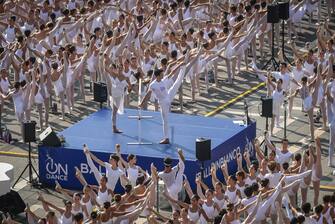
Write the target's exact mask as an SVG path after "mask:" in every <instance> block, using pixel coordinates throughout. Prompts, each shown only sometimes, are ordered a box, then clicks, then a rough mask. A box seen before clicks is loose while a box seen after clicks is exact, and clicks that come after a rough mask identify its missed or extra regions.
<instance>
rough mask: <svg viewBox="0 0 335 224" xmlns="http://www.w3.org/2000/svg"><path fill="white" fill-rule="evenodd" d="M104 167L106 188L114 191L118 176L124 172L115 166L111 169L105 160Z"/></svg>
mask: <svg viewBox="0 0 335 224" xmlns="http://www.w3.org/2000/svg"><path fill="white" fill-rule="evenodd" d="M105 167H106V176H107V178H108V181H107V188H109V189H111V190H112V191H114V189H115V186H116V184H117V182H118V180H119V178H120V177H121V176H122V175H124V172H123V171H122V170H121V169H120V168H116V169H115V170H113V169H112V166H111V164H109V163H107V162H105Z"/></svg>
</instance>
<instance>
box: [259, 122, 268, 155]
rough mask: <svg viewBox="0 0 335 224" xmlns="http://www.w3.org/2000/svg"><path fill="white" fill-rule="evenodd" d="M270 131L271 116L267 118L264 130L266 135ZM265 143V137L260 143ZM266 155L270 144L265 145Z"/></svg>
mask: <svg viewBox="0 0 335 224" xmlns="http://www.w3.org/2000/svg"><path fill="white" fill-rule="evenodd" d="M268 132H269V118H268V117H266V118H265V131H264V135H266V133H268ZM264 143H265V138H264V139H263V141H262V142H261V144H260V145H263V144H264ZM264 155H265V156H268V146H267V145H266V144H265V145H264Z"/></svg>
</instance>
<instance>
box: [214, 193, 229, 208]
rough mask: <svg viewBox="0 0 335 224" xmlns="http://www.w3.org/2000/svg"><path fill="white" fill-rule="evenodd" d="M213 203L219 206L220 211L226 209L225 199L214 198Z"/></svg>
mask: <svg viewBox="0 0 335 224" xmlns="http://www.w3.org/2000/svg"><path fill="white" fill-rule="evenodd" d="M213 201H214V202H215V203H216V204H217V205H218V206H219V208H220V209H223V208H225V202H226V200H225V199H224V198H222V199H218V198H217V197H216V196H214V198H213Z"/></svg>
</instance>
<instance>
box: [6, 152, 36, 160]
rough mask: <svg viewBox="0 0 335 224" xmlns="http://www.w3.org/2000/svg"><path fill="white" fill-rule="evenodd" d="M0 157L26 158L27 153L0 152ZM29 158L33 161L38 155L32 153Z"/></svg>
mask: <svg viewBox="0 0 335 224" xmlns="http://www.w3.org/2000/svg"><path fill="white" fill-rule="evenodd" d="M0 156H12V157H21V158H28V153H21V152H5V151H0ZM31 157H32V158H34V159H37V158H38V155H37V154H33V153H32V154H31Z"/></svg>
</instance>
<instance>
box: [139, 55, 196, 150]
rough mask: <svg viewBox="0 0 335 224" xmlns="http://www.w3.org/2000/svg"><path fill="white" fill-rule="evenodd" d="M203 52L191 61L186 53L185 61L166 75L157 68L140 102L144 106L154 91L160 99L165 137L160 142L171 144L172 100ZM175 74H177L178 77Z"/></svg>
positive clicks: (140, 105) (141, 106)
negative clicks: (169, 121)
mask: <svg viewBox="0 0 335 224" xmlns="http://www.w3.org/2000/svg"><path fill="white" fill-rule="evenodd" d="M201 52H202V51H201V50H200V51H199V52H198V54H197V55H196V56H195V57H194V58H193V59H192V60H190V61H189V60H188V59H189V56H190V55H189V54H186V55H185V57H184V61H181V62H179V64H177V65H175V67H174V69H172V71H171V72H170V73H169V74H168V75H166V76H165V77H164V75H163V71H162V70H161V69H157V70H155V71H154V75H155V78H156V79H155V80H154V81H152V82H151V84H150V85H149V89H148V92H147V93H146V95H145V96H144V98H143V100H142V102H141V103H140V104H139V107H140V108H143V107H144V105H145V104H146V102H147V101H148V100H149V99H150V96H151V93H152V92H153V93H154V95H155V97H156V99H157V100H158V103H159V106H160V108H161V115H162V119H163V133H164V138H163V139H162V140H161V141H160V142H159V143H160V144H170V140H169V126H168V114H169V112H170V106H171V102H172V101H173V98H174V97H175V95H176V94H177V91H178V89H179V87H180V85H181V83H182V81H183V79H184V76H185V74H187V73H188V72H189V71H190V69H191V67H192V66H193V65H194V64H195V61H196V60H197V59H198V57H199V55H200V53H201ZM186 63H187V66H186ZM178 71H179V72H178ZM177 75H178V76H177ZM175 76H177V78H176V79H175ZM173 80H175V81H173Z"/></svg>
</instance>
